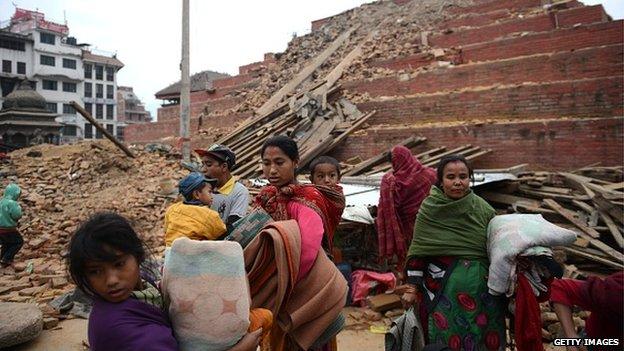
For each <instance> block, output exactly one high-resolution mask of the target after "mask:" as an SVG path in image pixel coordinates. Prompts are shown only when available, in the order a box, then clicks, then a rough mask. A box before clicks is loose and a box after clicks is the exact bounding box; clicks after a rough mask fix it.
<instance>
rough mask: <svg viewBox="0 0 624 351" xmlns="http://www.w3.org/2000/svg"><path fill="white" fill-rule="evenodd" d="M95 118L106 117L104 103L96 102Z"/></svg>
mask: <svg viewBox="0 0 624 351" xmlns="http://www.w3.org/2000/svg"><path fill="white" fill-rule="evenodd" d="M95 118H100V119H101V118H104V105H102V104H95Z"/></svg>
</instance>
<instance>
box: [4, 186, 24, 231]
mask: <svg viewBox="0 0 624 351" xmlns="http://www.w3.org/2000/svg"><path fill="white" fill-rule="evenodd" d="M21 192H22V191H21V189H20V187H19V186H18V185H17V184H14V183H11V184H9V185H7V187H6V189H4V196H3V197H2V200H0V228H15V227H17V221H18V220H19V219H20V217H22V208H21V207H20V205H19V204H18V203H17V201H16V200H17V198H19V196H20V193H21Z"/></svg>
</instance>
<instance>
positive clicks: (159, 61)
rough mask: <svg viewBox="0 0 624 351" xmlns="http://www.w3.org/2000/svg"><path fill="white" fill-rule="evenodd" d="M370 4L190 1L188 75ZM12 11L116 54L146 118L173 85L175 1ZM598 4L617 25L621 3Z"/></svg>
mask: <svg viewBox="0 0 624 351" xmlns="http://www.w3.org/2000/svg"><path fill="white" fill-rule="evenodd" d="M366 2H371V0H295V1H293V0H263V1H257V0H245V1H242V0H230V1H207V0H190V4H191V5H190V13H191V24H190V35H191V49H190V50H191V55H190V60H191V72H192V73H195V72H199V71H203V70H207V69H210V70H213V71H219V72H224V73H229V74H232V75H235V74H237V73H238V66H242V65H245V64H248V63H251V62H256V61H261V60H262V57H263V54H264V53H265V52H280V51H284V50H285V49H286V46H287V44H288V41H289V40H290V39H291V38H292V35H293V33H297V34H299V35H302V34H306V33H309V31H310V22H311V21H313V20H316V19H320V18H323V17H327V16H331V15H334V14H337V13H340V12H342V11H345V10H348V9H350V8H353V7H356V6H359V5H361V4H363V3H366ZM13 3H14V4H16V5H17V6H18V7H22V8H26V9H30V10H35V9H39V11H41V12H43V13H45V15H46V19H47V20H50V21H55V22H63V20H64V18H66V19H67V24H68V26H69V31H70V35H71V36H74V37H76V38H77V39H78V42H81V43H89V44H92V45H93V47H94V48H96V49H99V50H103V51H108V52H117V57H118V58H119V59H120V60H121V61H122V62H123V63H124V64H125V67H124V68H123V69H121V71H119V74H118V84H119V85H129V86H132V87H134V89H135V92H136V93H137V95H138V96H139V97H140V98H141V99H142V100H143V102H145V103H146V105H147V107H148V109H149V110H150V111H152V115H153V116H154V117H155V116H156V109H157V108H158V106H159V103H160V101H159V100H156V99H155V98H154V93H155V92H156V91H158V90H160V89H162V88H164V87H166V86H167V85H169V84H171V83H173V82H175V81H177V80H179V79H180V71H179V62H180V52H181V49H180V42H181V39H180V36H181V34H180V33H181V17H182V1H174V0H149V1H148V0H107V1H102V0H98V1H95V0H0V21H4V20H7V19H9V18H10V16H11V15H12V14H13V12H14V6H13ZM584 3H586V4H597V3H602V4H604V6H605V8H606V10H607V13H609V14H610V15H611V16H612V17H614V18H616V19H621V18H623V17H624V1H623V0H604V1H599V0H586V1H584Z"/></svg>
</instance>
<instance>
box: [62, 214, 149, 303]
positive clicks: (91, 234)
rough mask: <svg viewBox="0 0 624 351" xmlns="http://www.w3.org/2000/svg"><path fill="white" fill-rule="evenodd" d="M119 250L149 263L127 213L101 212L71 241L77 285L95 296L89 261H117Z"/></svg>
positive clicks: (71, 267)
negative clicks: (87, 267) (89, 277)
mask: <svg viewBox="0 0 624 351" xmlns="http://www.w3.org/2000/svg"><path fill="white" fill-rule="evenodd" d="M115 251H121V252H123V253H124V254H130V255H132V256H134V257H135V258H136V260H137V263H138V264H139V265H141V264H142V263H144V262H145V260H146V258H147V255H148V250H147V249H146V247H145V245H144V244H143V242H142V241H141V239H140V238H139V236H138V235H137V233H136V232H135V231H134V229H133V228H132V225H130V222H128V220H127V219H126V218H124V217H123V216H120V215H118V214H116V213H97V214H95V215H93V216H92V217H91V218H89V219H88V220H87V221H86V222H83V223H82V224H81V225H80V227H79V228H78V229H77V230H76V232H75V233H74V235H73V236H72V238H71V241H70V243H69V257H68V266H69V274H70V275H71V277H72V279H73V280H74V283H75V284H76V286H77V287H78V288H79V289H80V290H82V291H83V292H84V293H86V294H87V295H91V296H94V295H95V292H94V291H93V290H92V289H91V286H90V285H89V281H88V279H87V274H86V272H85V266H86V262H87V261H89V260H92V261H105V262H114V261H115V260H116V259H117V255H116V254H115Z"/></svg>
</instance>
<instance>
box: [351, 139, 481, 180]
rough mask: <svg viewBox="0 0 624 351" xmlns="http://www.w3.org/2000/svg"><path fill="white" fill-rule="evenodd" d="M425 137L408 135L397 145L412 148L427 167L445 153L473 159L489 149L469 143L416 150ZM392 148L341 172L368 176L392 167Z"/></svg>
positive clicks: (436, 161) (445, 154)
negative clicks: (452, 146) (453, 146)
mask: <svg viewBox="0 0 624 351" xmlns="http://www.w3.org/2000/svg"><path fill="white" fill-rule="evenodd" d="M426 141H427V138H423V137H414V136H412V137H409V138H407V139H405V140H403V141H402V142H400V143H399V144H398V145H402V146H405V147H406V148H408V149H410V150H412V153H413V154H414V155H415V156H416V158H418V160H420V162H421V163H422V164H423V165H425V166H429V167H435V166H436V164H437V163H438V162H439V161H440V159H441V158H442V157H444V156H447V155H453V154H458V155H462V156H464V157H465V158H466V159H467V160H468V161H471V160H474V159H476V158H478V157H481V156H483V155H486V154H488V153H490V152H491V150H487V149H482V148H481V147H479V146H473V145H470V144H467V145H461V146H459V147H456V148H452V149H447V147H446V146H440V147H436V148H432V149H428V150H425V151H423V152H418V151H417V150H418V147H419V146H420V145H422V144H424V143H425V142H426ZM391 151H392V150H387V151H385V152H383V153H381V154H379V155H377V156H374V157H371V158H370V159H368V160H365V161H362V162H359V163H357V164H355V165H353V166H347V167H349V169H348V170H347V171H345V172H343V175H344V176H370V175H373V174H379V173H385V172H387V171H389V170H390V169H391V168H392V164H391V163H390V153H391Z"/></svg>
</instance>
